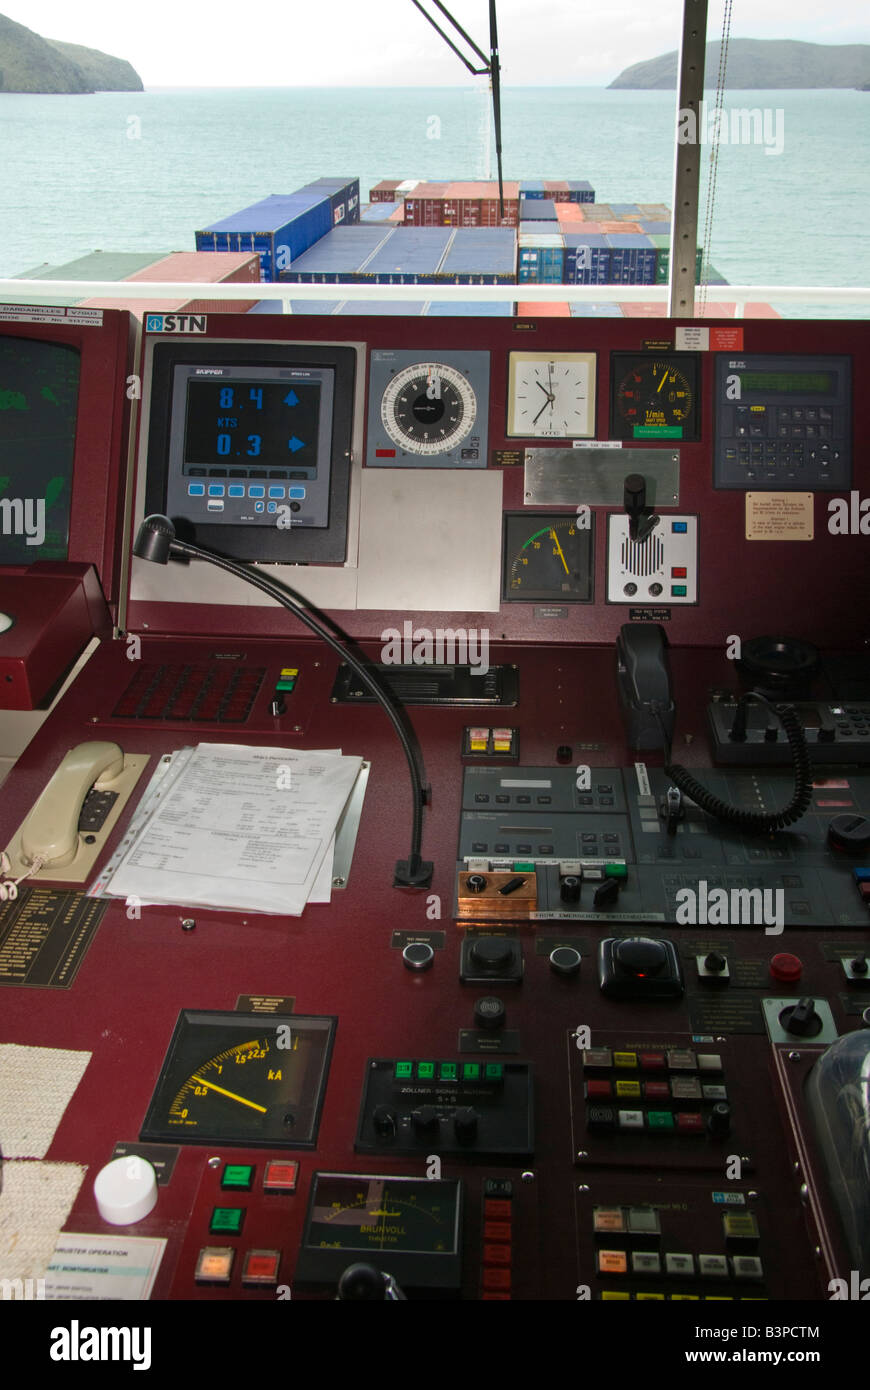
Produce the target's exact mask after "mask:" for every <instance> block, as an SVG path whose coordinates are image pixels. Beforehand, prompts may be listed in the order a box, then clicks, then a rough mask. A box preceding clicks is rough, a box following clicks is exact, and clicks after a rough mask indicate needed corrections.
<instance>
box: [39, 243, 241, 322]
mask: <svg viewBox="0 0 870 1390" xmlns="http://www.w3.org/2000/svg"><path fill="white" fill-rule="evenodd" d="M18 278H19V279H40V280H81V281H83V282H85V281H88V280H115V281H117V282H118V283H121V282H122V281H128V282H129V281H136V282H142V281H145V282H148V281H154V282H160V281H164V280H177V281H179V283H185V282H188V281H191V280H194V281H198V282H201V283H202V284H203V285H204V286H205V285H209V284H211V285H217V284H227V283H234V284H237V283H243V284H251V285H257V286H258V287H259V283H260V261H259V257H258V256H256V255H253V254H252V253H251V252H248V253H244V252H241V253H240V252H232V253H229V252H227V253H222V254H220V255H204V254H200V253H199V252H197V251H172V252H170V253H169V254H167V253H166V252H165V251H151V252H143V253H141V254H129V253H127V252H122V251H92V252H91V253H90V255H88V256H80V257H78V259H76V260H74V261H69V262H67V264H66V265H59V266H51V265H42V266H39V267H37V268H36V269H34V270H29V271H27V272H26V273H25V274H24V275H22V276H19V277H18ZM31 302H35V303H46V304H49V303H50V304H58V303H64V304H68V305H73V304H78V305H80V306H81V307H82V308H88V309H128V310H129V311H130V313H131V314H133V315H134V317H135V318H137V319H139V320H140V321H141V319H142V318H143V317H144V316H145V314H150V313H165V314H178V313H190V314H206V313H227V314H246V313H249V312H250V310H251V309H252V308H253V307H254V305H255V304H256V302H257V301H256V299H255V298H254V297H253V296H252V297H251V298H250V299H210V298H208V297H207V296H203V297H202V298H195V299H191V298H190V297H189V295H185V296H180V297H178V298H167V297H166V296H165V295H163V296H161V297H158V296H156V295H155V297H154V298H153V299H126V298H124V297H123V296H122V295H118V296H117V297H116V296H114V295H111V294H108V295H102V296H100V297H99V298H96V299H83V298H82V297H81V296H80V295H78V296H77V295H74V294H73V295H65V296H57V295H54V296H52V297H51V298H50V299H44V300H35V301H31Z"/></svg>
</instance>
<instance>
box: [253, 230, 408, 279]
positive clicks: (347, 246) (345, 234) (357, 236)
mask: <svg viewBox="0 0 870 1390" xmlns="http://www.w3.org/2000/svg"><path fill="white" fill-rule="evenodd" d="M397 230H401V229H397V228H395V227H390V226H389V225H387V226H380V227H379V226H374V227H371V226H368V225H367V224H366V223H360V224H358V225H357V226H355V227H334V228H333V229H332V231H331V232H327V234H326V236H324V237H321V238H320V240H319V241H318V242H316V243H315V244H314V246H312V247H310V248H309V249H308V250H307V251H304V252H303V254H302V255H301V256H299V257H298V258H297V259H296V260H295V261H294V262H293V264H292V266H291V267H290V269H289V270H282V271H279V273H278V279H279V280H280V281H281V282H282V283H283V284H289V285H341V284H353V283H355V282H356V280H357V277H358V275H359V273H360V272H361V271H363V270H366V269H367V268H368V262H369V261H370V260H371V259H372V257H373V256H374V254H375V252H376V251H377V250H378V249H379V248H380V247H381V246H384V245H385V244H386V243H387V242H388V241H389V240H390V238H391V237H394V236H395V235H396V232H397Z"/></svg>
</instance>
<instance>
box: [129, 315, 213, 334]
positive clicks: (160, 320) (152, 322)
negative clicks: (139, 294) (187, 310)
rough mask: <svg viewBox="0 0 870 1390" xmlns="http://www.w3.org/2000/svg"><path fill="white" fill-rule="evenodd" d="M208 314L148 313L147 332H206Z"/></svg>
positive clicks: (146, 320)
mask: <svg viewBox="0 0 870 1390" xmlns="http://www.w3.org/2000/svg"><path fill="white" fill-rule="evenodd" d="M207 322H208V316H207V315H206V314H146V315H145V332H146V333H204V332H205V331H206V324H207Z"/></svg>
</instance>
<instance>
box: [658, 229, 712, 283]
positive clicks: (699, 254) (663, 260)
mask: <svg viewBox="0 0 870 1390" xmlns="http://www.w3.org/2000/svg"><path fill="white" fill-rule="evenodd" d="M650 241H651V242H652V244H653V246H654V247H655V248H656V284H657V285H666V284H667V282H668V268H669V265H670V256H671V238H670V236H665V235H664V233H662V232H653V233H652V234H651V235H650ZM703 259H704V248H703V246H699V247H698V249H697V251H696V253H695V284H696V285H697V284H700V281H701V263H702V261H703Z"/></svg>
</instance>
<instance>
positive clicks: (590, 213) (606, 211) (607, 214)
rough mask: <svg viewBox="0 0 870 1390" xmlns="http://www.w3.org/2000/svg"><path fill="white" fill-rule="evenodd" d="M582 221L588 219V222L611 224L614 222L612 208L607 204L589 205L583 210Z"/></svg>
mask: <svg viewBox="0 0 870 1390" xmlns="http://www.w3.org/2000/svg"><path fill="white" fill-rule="evenodd" d="M583 217H584V220H585V219H586V218H587V217H588V218H589V221H590V222H613V221H614V220H615V218H614V214H613V208H612V207H611V206H610V204H609V203H589V204H588V206H586V207H585V208H584V209H583Z"/></svg>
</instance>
